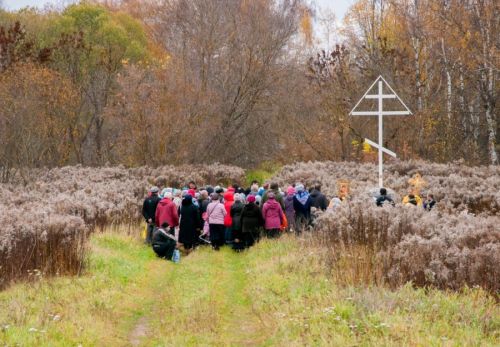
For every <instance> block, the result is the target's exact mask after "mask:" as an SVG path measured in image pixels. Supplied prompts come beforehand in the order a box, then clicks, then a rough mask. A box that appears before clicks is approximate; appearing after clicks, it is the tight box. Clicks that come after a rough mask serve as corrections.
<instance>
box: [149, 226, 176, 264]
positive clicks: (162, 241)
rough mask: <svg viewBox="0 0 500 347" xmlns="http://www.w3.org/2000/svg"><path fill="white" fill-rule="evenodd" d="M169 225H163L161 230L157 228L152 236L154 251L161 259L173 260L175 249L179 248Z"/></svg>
mask: <svg viewBox="0 0 500 347" xmlns="http://www.w3.org/2000/svg"><path fill="white" fill-rule="evenodd" d="M167 230H168V224H167V223H163V225H162V226H161V228H156V229H155V230H154V231H153V235H152V238H151V239H152V242H151V243H152V246H153V251H154V252H155V253H156V255H157V256H158V257H160V258H164V259H167V260H172V256H173V254H174V251H175V248H176V247H177V242H176V241H175V236H174V235H172V234H171V233H169V232H168V231H167Z"/></svg>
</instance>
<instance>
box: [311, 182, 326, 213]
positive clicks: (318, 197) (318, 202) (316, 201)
mask: <svg viewBox="0 0 500 347" xmlns="http://www.w3.org/2000/svg"><path fill="white" fill-rule="evenodd" d="M310 196H311V201H312V202H311V207H316V208H318V209H321V211H326V209H327V208H328V203H329V202H328V199H327V198H326V196H325V194H323V193H321V185H319V184H317V185H316V186H315V187H314V188H313V190H312V191H311V193H310Z"/></svg>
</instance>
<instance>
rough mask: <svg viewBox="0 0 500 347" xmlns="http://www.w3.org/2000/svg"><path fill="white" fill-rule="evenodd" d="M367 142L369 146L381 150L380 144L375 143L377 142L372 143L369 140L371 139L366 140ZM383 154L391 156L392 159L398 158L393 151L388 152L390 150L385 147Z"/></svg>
mask: <svg viewBox="0 0 500 347" xmlns="http://www.w3.org/2000/svg"><path fill="white" fill-rule="evenodd" d="M365 142H366V143H367V144H369V145H370V146H372V147H375V148H377V149H378V150H380V147H379V146H378V143H375V142H373V141H371V140H369V139H365ZM382 152H384V153H387V154H389V155H390V156H391V157H394V158H397V155H396V153H394V152H393V151H391V150H388V149H387V148H385V147H382Z"/></svg>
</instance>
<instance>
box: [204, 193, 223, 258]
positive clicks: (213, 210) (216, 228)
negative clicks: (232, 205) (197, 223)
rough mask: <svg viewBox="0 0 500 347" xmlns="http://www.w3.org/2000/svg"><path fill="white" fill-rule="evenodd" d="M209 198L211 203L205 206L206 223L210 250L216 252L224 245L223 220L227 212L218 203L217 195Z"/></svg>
mask: <svg viewBox="0 0 500 347" xmlns="http://www.w3.org/2000/svg"><path fill="white" fill-rule="evenodd" d="M211 198H212V202H210V203H209V204H208V206H207V221H208V225H209V227H210V242H211V243H212V248H213V249H214V250H216V251H218V250H219V248H220V246H222V245H224V231H225V227H224V218H225V217H226V214H227V212H226V208H225V207H224V204H223V203H221V202H220V199H219V194H217V193H213V194H212V195H211Z"/></svg>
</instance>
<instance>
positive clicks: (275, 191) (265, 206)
mask: <svg viewBox="0 0 500 347" xmlns="http://www.w3.org/2000/svg"><path fill="white" fill-rule="evenodd" d="M313 207H315V208H317V209H321V210H326V209H327V208H328V199H327V198H326V197H325V195H324V194H323V193H321V187H320V186H319V185H318V186H315V187H312V189H310V191H309V190H307V189H306V188H305V187H304V185H303V184H300V183H298V184H295V185H294V186H290V187H288V188H287V189H286V191H285V192H283V191H282V190H280V188H279V187H278V185H277V184H275V183H273V184H269V185H264V186H262V187H261V186H259V184H258V183H257V182H253V183H252V185H251V186H250V187H249V188H247V189H243V188H241V187H239V186H238V185H236V184H235V185H232V186H230V187H227V188H223V187H220V186H216V187H212V186H206V187H203V188H201V189H198V187H197V186H196V184H195V183H194V182H189V184H188V186H187V187H185V188H183V189H175V188H165V189H163V190H162V191H160V189H159V188H158V187H152V188H151V189H150V192H149V194H148V197H146V199H145V200H144V204H143V209H142V214H143V216H144V219H145V220H146V222H147V232H146V236H145V242H146V243H148V244H150V245H152V247H153V250H154V251H155V252H156V254H157V255H158V256H160V257H162V258H166V259H171V258H172V255H173V253H174V251H175V249H177V248H180V247H182V248H183V250H185V251H186V252H188V253H189V252H190V251H191V250H192V249H194V248H195V247H197V246H199V245H202V244H209V245H211V246H212V248H213V249H214V250H219V249H220V248H221V247H222V246H224V245H228V246H230V247H232V248H233V249H235V250H236V251H242V250H244V249H246V248H249V247H251V246H252V245H254V244H255V243H256V242H258V241H259V239H260V238H261V237H262V236H264V237H267V238H277V237H279V236H280V235H281V233H283V232H285V231H292V232H296V233H300V232H302V231H303V230H304V229H305V228H308V227H310V226H311V209H312V208H313Z"/></svg>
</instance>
